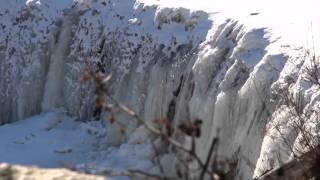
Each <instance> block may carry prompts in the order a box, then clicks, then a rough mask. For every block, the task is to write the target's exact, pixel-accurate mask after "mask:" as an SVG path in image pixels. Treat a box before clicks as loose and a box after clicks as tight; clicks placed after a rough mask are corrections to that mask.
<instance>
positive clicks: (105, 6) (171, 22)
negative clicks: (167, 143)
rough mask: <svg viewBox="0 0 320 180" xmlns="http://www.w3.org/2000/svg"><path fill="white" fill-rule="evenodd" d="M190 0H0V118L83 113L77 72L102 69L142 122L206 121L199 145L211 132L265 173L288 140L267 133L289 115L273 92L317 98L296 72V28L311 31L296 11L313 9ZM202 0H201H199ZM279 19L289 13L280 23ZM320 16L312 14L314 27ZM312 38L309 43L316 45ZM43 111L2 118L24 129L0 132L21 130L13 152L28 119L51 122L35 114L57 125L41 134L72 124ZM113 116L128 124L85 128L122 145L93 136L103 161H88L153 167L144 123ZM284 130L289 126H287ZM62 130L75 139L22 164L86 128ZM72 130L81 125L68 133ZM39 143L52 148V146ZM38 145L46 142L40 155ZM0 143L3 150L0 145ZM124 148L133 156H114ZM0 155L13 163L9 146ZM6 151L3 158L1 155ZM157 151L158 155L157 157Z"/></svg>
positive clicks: (242, 161)
mask: <svg viewBox="0 0 320 180" xmlns="http://www.w3.org/2000/svg"><path fill="white" fill-rule="evenodd" d="M194 2H195V1H191V0H186V1H185V2H183V3H181V1H179V0H172V1H167V0H162V1H145V0H137V1H134V0H128V1H122V0H73V1H72V0H67V1H65V0H58V1H54V2H53V1H49V0H48V1H47V0H28V1H23V0H20V1H16V2H14V3H13V1H12V2H11V1H10V3H6V1H5V0H0V5H1V6H0V20H1V21H0V28H1V29H2V31H0V87H1V89H0V106H1V108H0V122H1V123H7V122H11V121H15V120H20V119H24V118H26V117H29V116H31V115H35V114H39V113H41V112H42V113H43V112H50V111H51V110H52V109H54V108H58V107H63V108H64V109H66V112H65V114H64V116H67V115H69V116H72V117H76V119H79V120H86V119H89V118H90V117H91V116H92V114H93V108H94V102H93V100H94V98H93V97H94V91H95V90H94V86H93V85H92V84H88V83H85V82H83V81H81V74H82V73H83V71H84V70H86V69H87V68H93V69H94V70H95V71H96V72H100V73H101V74H104V75H107V74H109V73H112V74H113V79H112V82H111V84H110V87H111V90H112V92H113V94H114V96H115V98H116V99H118V100H119V101H120V102H122V103H124V104H126V105H128V106H130V107H131V108H133V109H134V110H135V111H136V112H138V113H139V114H140V116H141V117H143V118H144V119H145V120H146V121H148V122H150V123H151V122H153V120H154V119H155V118H161V117H168V119H169V120H170V121H172V122H173V124H174V126H178V125H179V124H180V123H183V122H184V121H186V120H187V119H190V120H194V119H201V120H203V127H202V136H201V138H199V140H198V141H197V147H198V149H197V151H198V152H199V154H200V155H201V158H205V157H206V154H207V151H208V148H209V147H208V146H209V143H208V142H210V139H211V138H212V137H215V136H218V137H219V138H220V144H219V147H218V154H219V156H220V157H221V158H231V157H235V159H236V160H237V162H238V163H237V174H236V178H239V179H241V178H242V179H249V178H251V177H253V176H254V175H259V174H261V173H263V171H264V170H265V168H266V167H267V168H268V167H269V166H275V165H277V163H273V162H275V160H274V159H275V158H276V156H275V155H274V152H275V151H279V152H280V151H281V152H280V154H285V153H286V152H287V150H286V149H284V148H282V145H281V143H282V142H281V140H280V139H279V138H280V136H278V137H277V135H275V136H276V140H273V139H269V138H268V136H267V135H265V134H264V132H265V130H266V128H267V133H271V134H275V133H274V130H273V128H272V127H273V126H274V123H275V122H283V121H284V122H286V118H287V115H286V114H283V113H285V110H284V111H282V109H280V108H279V109H274V104H273V103H274V102H273V99H272V98H274V97H277V94H278V95H279V94H280V93H281V90H283V89H285V88H289V90H290V92H292V93H293V94H296V95H297V94H299V93H301V92H302V94H303V96H305V102H303V103H304V104H305V105H306V106H308V107H313V106H316V105H318V99H319V98H318V93H317V90H316V89H317V87H316V86H315V85H313V84H310V82H307V81H306V80H305V79H304V78H303V72H302V67H306V66H307V65H308V61H306V59H305V57H306V56H305V55H306V51H304V49H303V48H302V47H303V46H304V47H306V48H310V42H309V39H310V37H307V38H306V41H308V42H309V43H307V44H305V43H302V41H301V36H299V35H301V34H303V33H305V34H307V33H308V32H309V30H305V29H304V27H306V26H305V23H304V22H303V21H300V19H301V17H308V18H309V19H310V18H311V20H313V19H312V18H314V17H316V15H315V14H313V13H312V12H310V13H311V14H309V13H307V14H303V13H295V12H296V11H292V12H291V11H288V14H285V16H283V17H282V16H281V18H277V16H276V15H279V17H280V15H282V14H283V10H282V9H281V8H280V9H277V8H276V9H275V10H274V11H273V8H272V7H271V8H269V10H265V9H261V7H264V6H260V5H259V6H254V5H257V3H256V2H255V3H254V2H251V3H249V2H250V0H246V1H244V2H243V3H244V5H245V6H244V7H245V8H243V9H242V8H240V7H241V6H240V5H239V4H238V5H239V6H236V5H232V3H231V2H230V1H226V3H222V1H217V2H211V1H210V2H206V1H203V2H201V3H200V2H198V1H197V3H194ZM208 3H209V4H210V6H209V5H208V6H206V7H204V6H203V5H204V4H208ZM228 3H231V4H228ZM246 3H248V4H246ZM211 4H212V6H211ZM290 4H291V2H290ZM231 6H232V7H231ZM308 6H309V5H308ZM279 7H280V6H279ZM297 7H298V6H297ZM229 8H230V9H229ZM234 8H236V9H239V11H235V10H234ZM248 9H249V10H250V11H248ZM267 9H268V8H267ZM224 10H225V11H226V12H225V13H223V11H224ZM310 10H312V8H310ZM296 14H301V16H298V17H297V15H296ZM273 15H274V16H273ZM309 15H310V16H309ZM271 17H276V18H271ZM296 18H297V19H296ZM286 20H288V23H284V22H287V21H286ZM295 20H297V21H295ZM308 27H309V26H308ZM318 27H320V26H318V25H317V23H316V22H315V23H313V26H312V28H311V30H313V28H315V29H317V28H318ZM303 37H305V36H303ZM313 38H314V39H313V40H317V39H318V37H317V36H314V37H313ZM311 44H312V43H311ZM312 46H313V45H312ZM312 46H311V47H312ZM318 47H319V46H318V45H317V43H315V45H314V50H315V51H316V52H317V49H318ZM292 62H293V63H292ZM292 84H294V85H292ZM58 114H59V113H58ZM271 114H272V116H271V118H270V115H271ZM48 115H50V113H49V114H47V115H45V116H41V117H35V118H32V119H29V120H25V121H19V122H17V123H13V124H7V125H4V126H2V127H1V130H0V133H5V134H8V132H9V131H11V129H12V128H19V129H21V133H27V134H21V133H17V134H10V136H9V137H11V136H12V139H10V138H5V139H4V141H3V142H2V141H1V143H7V144H10V146H12V144H11V143H12V141H17V142H20V141H21V143H20V144H19V143H18V144H14V145H13V146H14V147H12V152H14V151H19V150H20V149H17V148H18V147H17V146H19V145H20V146H24V145H25V143H32V142H33V141H31V142H29V141H28V139H32V138H33V137H29V136H30V135H29V134H30V133H31V132H30V131H31V129H32V128H28V127H29V126H28V124H30V126H33V125H34V126H36V127H37V128H38V129H39V131H37V132H38V133H40V136H41V137H42V136H43V138H45V137H47V135H50V133H51V131H48V132H46V133H44V131H45V130H43V129H42V128H43V127H42V126H41V125H44V124H45V125H46V126H47V125H48V124H50V125H49V127H50V128H49V129H51V128H52V129H55V131H52V133H58V134H55V135H54V136H53V135H52V136H50V137H52V138H53V139H54V140H57V139H56V138H57V137H58V135H59V134H60V133H62V134H63V133H65V132H60V130H59V128H62V126H60V124H61V123H67V124H68V123H71V124H73V125H74V126H78V125H79V124H78V123H74V122H71V121H69V120H68V118H63V119H66V120H63V121H62V122H60V120H53V122H52V123H47V121H43V120H42V119H50V118H48V117H47V116H48ZM56 115H57V114H56ZM56 115H55V116H56ZM117 118H118V121H121V122H122V124H123V123H124V124H126V125H127V126H128V128H127V131H126V133H123V132H122V131H121V128H122V127H120V126H119V125H118V124H107V125H106V129H104V130H103V131H101V129H102V128H99V127H92V124H91V125H90V127H89V128H88V129H87V130H88V132H91V134H95V135H94V136H97V135H98V136H99V137H100V135H101V136H102V135H103V134H105V135H106V136H107V137H106V142H103V143H102V144H104V145H105V146H106V145H117V146H119V148H116V149H112V148H111V149H105V147H103V146H102V145H101V148H102V149H100V154H101V156H102V160H101V161H99V160H96V161H95V160H93V163H91V164H90V165H89V166H90V167H93V168H92V170H93V171H95V170H96V169H98V168H94V167H99V164H100V165H101V164H102V165H103V166H105V167H110V168H111V167H117V166H115V164H116V165H117V164H121V165H119V166H121V167H123V166H125V168H131V167H133V165H135V163H134V162H135V161H137V160H139V162H141V164H139V167H138V168H140V169H152V163H151V162H150V158H151V157H152V156H153V155H154V154H153V152H152V148H151V145H150V143H151V141H152V138H147V137H146V136H148V133H147V132H146V131H145V130H144V129H143V128H142V127H141V126H140V125H139V124H138V123H137V122H135V121H133V120H130V119H129V118H128V117H127V116H126V115H124V114H120V115H119V116H118V117H117ZM35 119H37V120H35ZM53 119H60V117H59V118H53ZM38 122H42V123H44V124H42V123H39V124H38ZM19 124H23V125H24V126H22V125H19ZM312 124H314V123H312V120H310V126H311V125H312ZM73 125H72V126H73ZM85 126H86V125H82V127H85ZM314 126H315V125H313V126H312V127H314ZM67 127H68V128H71V127H70V126H69V125H68V126H67ZM47 128H48V127H47ZM44 129H46V128H44ZM269 131H270V132H269ZM285 132H286V135H288V136H289V135H290V136H291V135H292V133H291V132H290V128H287V129H285ZM69 133H70V134H69V135H68V137H70V138H71V139H73V138H74V139H76V140H77V141H76V142H75V144H73V145H72V147H70V146H65V144H64V143H65V142H59V143H61V144H59V143H58V144H57V147H56V146H54V148H58V149H56V150H55V151H53V153H52V154H53V155H52V156H50V157H51V158H52V159H49V160H48V159H43V161H40V159H39V161H38V160H33V159H30V158H28V157H24V156H23V157H20V158H19V163H24V161H25V163H35V164H39V165H41V166H46V165H47V166H49V165H50V164H51V165H52V162H53V160H55V159H59V158H61V157H62V156H68V158H67V159H69V160H70V161H71V160H73V159H76V158H75V157H76V156H77V155H79V152H77V151H76V150H75V149H74V148H73V147H78V144H79V143H81V142H80V141H79V139H81V138H79V137H83V138H88V135H87V134H86V133H85V132H84V131H80V130H75V129H72V130H71V131H70V132H69ZM76 134H80V135H77V138H76V137H75V136H76ZM0 137H1V138H2V136H0ZM21 137H28V138H27V139H26V138H22V139H21ZM37 137H38V136H37ZM89 137H90V136H89ZM297 137H299V134H297V135H294V138H293V140H292V143H293V144H295V145H296V146H298V144H299V142H298V138H297ZM90 138H92V137H90ZM90 138H89V139H90ZM296 139H297V140H296ZM91 140H92V139H91ZM37 141H38V145H40V144H41V143H47V142H44V141H42V140H41V138H39V139H38V140H37ZM37 141H35V142H37ZM70 142H72V141H70ZM88 142H90V141H88ZM92 142H96V141H94V140H92ZM69 145H70V144H69ZM10 146H9V147H10ZM80 147H81V148H84V150H83V152H86V151H88V149H89V150H90V147H87V146H85V145H81V146H80ZM26 148H30V147H29V146H26ZM47 148H49V149H50V151H51V149H52V148H53V146H47ZM47 148H44V149H43V151H44V153H43V156H44V154H45V153H47V152H48V149H47ZM81 148H80V149H79V150H81ZM35 149H36V146H35V147H34V148H31V149H29V150H28V151H26V152H28V153H33V152H34V151H35ZM128 149H133V150H132V151H130V152H128ZM279 149H280V150H279ZM1 150H2V151H4V153H8V151H7V150H6V149H5V148H3V149H1ZM75 151H76V152H75ZM141 152H145V153H141ZM19 153H20V152H16V153H12V154H19ZM9 154H10V153H9ZM40 154H41V153H40ZM127 156H130V157H132V161H131V160H129V161H128V162H123V161H122V160H123V158H125V157H127ZM6 157H7V158H9V159H8V161H9V160H10V162H15V161H14V160H15V159H14V158H13V157H10V156H6ZM6 157H3V158H2V157H1V158H0V160H1V161H2V160H4V161H5V160H6V159H5V158H6ZM17 157H18V156H17ZM94 157H96V156H95V155H93V159H94ZM288 157H289V156H284V157H283V158H284V159H287V158H288ZM10 158H13V159H10ZM104 158H105V159H107V160H111V161H110V162H108V161H104V160H103V159H104ZM64 159H65V158H64ZM80 159H81V158H80ZM151 159H152V158H151ZM90 161H91V160H90V158H89V159H86V161H85V162H83V163H84V165H83V166H84V167H87V166H88V164H87V162H90ZM163 161H164V162H167V160H165V158H164V160H163ZM48 162H51V163H49V164H47V163H48ZM76 163H78V164H79V163H80V164H81V162H76ZM109 163H111V164H109ZM270 163H271V164H270ZM57 165H58V164H55V166H57ZM256 167H257V168H256ZM89 169H90V168H89ZM255 169H256V170H255Z"/></svg>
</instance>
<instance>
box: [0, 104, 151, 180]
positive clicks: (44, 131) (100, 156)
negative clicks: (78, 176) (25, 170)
mask: <svg viewBox="0 0 320 180" xmlns="http://www.w3.org/2000/svg"><path fill="white" fill-rule="evenodd" d="M105 142H106V136H105V128H104V127H103V125H102V124H101V122H88V123H84V122H77V121H75V120H74V119H73V118H70V117H68V116H66V115H65V113H64V111H63V110H61V109H57V110H55V111H53V112H48V113H45V114H41V115H37V116H34V117H31V118H28V119H25V120H21V121H18V122H15V123H12V124H6V125H3V126H0V161H1V162H6V163H12V164H22V165H33V166H38V167H44V168H58V167H65V168H72V169H77V170H80V171H84V172H90V173H96V174H99V173H101V172H100V170H101V171H102V170H108V169H112V170H113V171H121V170H126V169H134V170H137V169H139V170H148V169H150V168H152V167H153V163H152V162H151V157H152V156H153V150H152V147H151V146H150V144H147V143H146V144H123V145H121V146H120V147H107V145H106V143H105ZM116 179H117V178H116ZM118 179H123V177H122V178H121V177H119V178H118Z"/></svg>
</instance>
